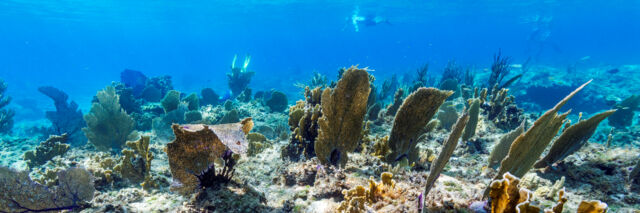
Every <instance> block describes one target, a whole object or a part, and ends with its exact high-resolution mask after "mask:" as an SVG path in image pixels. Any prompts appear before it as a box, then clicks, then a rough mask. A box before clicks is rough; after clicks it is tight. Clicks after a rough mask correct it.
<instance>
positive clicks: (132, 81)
mask: <svg viewBox="0 0 640 213" xmlns="http://www.w3.org/2000/svg"><path fill="white" fill-rule="evenodd" d="M120 82H122V83H123V84H124V85H125V86H127V87H129V88H131V89H132V91H133V96H135V97H140V96H141V95H142V91H143V90H144V87H145V85H146V83H147V76H145V75H144V74H142V72H140V71H136V70H130V69H125V70H124V71H122V72H121V73H120Z"/></svg>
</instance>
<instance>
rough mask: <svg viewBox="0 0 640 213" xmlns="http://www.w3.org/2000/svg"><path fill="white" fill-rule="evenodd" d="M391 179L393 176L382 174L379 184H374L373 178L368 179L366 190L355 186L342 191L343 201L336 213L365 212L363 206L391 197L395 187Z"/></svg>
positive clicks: (386, 173) (387, 173)
mask: <svg viewBox="0 0 640 213" xmlns="http://www.w3.org/2000/svg"><path fill="white" fill-rule="evenodd" d="M392 178H393V174H391V173H389V172H383V173H382V174H380V179H381V181H380V182H379V183H376V182H375V180H373V177H370V178H369V188H368V189H366V188H365V187H364V186H356V187H355V188H353V189H350V190H344V191H342V194H343V195H344V201H342V202H341V203H340V206H339V207H338V209H337V210H338V212H346V213H360V212H367V211H366V210H365V209H366V208H365V205H373V204H375V203H376V202H378V201H380V200H382V199H385V198H386V197H389V196H390V195H391V193H392V192H391V191H392V190H393V189H394V188H395V185H396V183H395V181H393V180H392Z"/></svg>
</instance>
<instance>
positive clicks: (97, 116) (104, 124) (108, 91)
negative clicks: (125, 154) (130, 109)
mask: <svg viewBox="0 0 640 213" xmlns="http://www.w3.org/2000/svg"><path fill="white" fill-rule="evenodd" d="M96 97H97V99H98V101H97V102H94V103H93V104H92V105H91V111H90V112H89V114H86V115H84V120H85V121H86V122H87V127H85V128H82V131H83V132H84V134H85V135H86V136H87V138H88V139H89V142H91V144H93V145H94V146H95V147H96V148H98V149H101V150H109V149H115V150H120V149H121V147H122V146H123V145H124V144H125V143H126V141H127V140H128V139H132V138H135V137H136V135H137V133H136V132H135V131H134V121H133V119H132V118H131V116H129V115H127V113H126V112H125V111H124V109H122V108H121V107H120V103H119V101H118V100H119V96H118V95H117V94H116V91H115V89H114V88H113V87H110V86H109V87H107V88H105V89H104V90H102V91H99V92H98V94H97V95H96Z"/></svg>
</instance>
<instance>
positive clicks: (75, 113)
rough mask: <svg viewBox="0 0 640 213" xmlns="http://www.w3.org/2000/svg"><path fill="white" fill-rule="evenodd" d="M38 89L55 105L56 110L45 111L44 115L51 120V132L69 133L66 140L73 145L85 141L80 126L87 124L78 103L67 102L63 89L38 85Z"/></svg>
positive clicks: (82, 143) (81, 143)
mask: <svg viewBox="0 0 640 213" xmlns="http://www.w3.org/2000/svg"><path fill="white" fill-rule="evenodd" d="M38 91H40V92H41V93H42V94H44V95H46V96H48V97H49V98H51V99H52V100H53V102H54V105H55V107H56V111H47V112H46V117H47V119H48V120H49V121H50V122H51V128H50V131H51V134H54V135H62V134H65V133H66V134H67V135H69V139H68V142H69V143H70V144H71V145H73V146H80V145H84V144H85V143H87V138H86V137H85V136H84V134H83V133H82V131H81V130H82V128H83V127H85V126H86V125H87V123H86V122H85V121H84V119H83V117H82V111H80V109H78V104H76V102H74V101H71V102H67V99H69V96H68V95H67V94H66V93H64V92H63V91H61V90H59V89H56V88H54V87H49V86H46V87H39V88H38Z"/></svg>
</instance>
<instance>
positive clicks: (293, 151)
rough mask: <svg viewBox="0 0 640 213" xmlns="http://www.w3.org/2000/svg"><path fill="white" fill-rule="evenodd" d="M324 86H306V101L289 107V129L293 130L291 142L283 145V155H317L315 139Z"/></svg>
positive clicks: (285, 156) (295, 157)
mask: <svg viewBox="0 0 640 213" xmlns="http://www.w3.org/2000/svg"><path fill="white" fill-rule="evenodd" d="M321 93H322V88H320V87H316V88H315V89H313V90H311V89H309V87H306V88H305V101H298V102H296V105H294V106H291V107H290V108H289V129H290V130H291V131H292V133H291V138H290V140H289V144H287V145H286V146H284V147H283V150H282V157H283V158H288V159H291V160H298V159H300V157H301V156H302V155H304V156H305V157H307V158H311V157H313V156H315V147H314V146H315V141H316V138H317V136H318V118H320V116H322V112H321V110H320V103H321Z"/></svg>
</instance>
